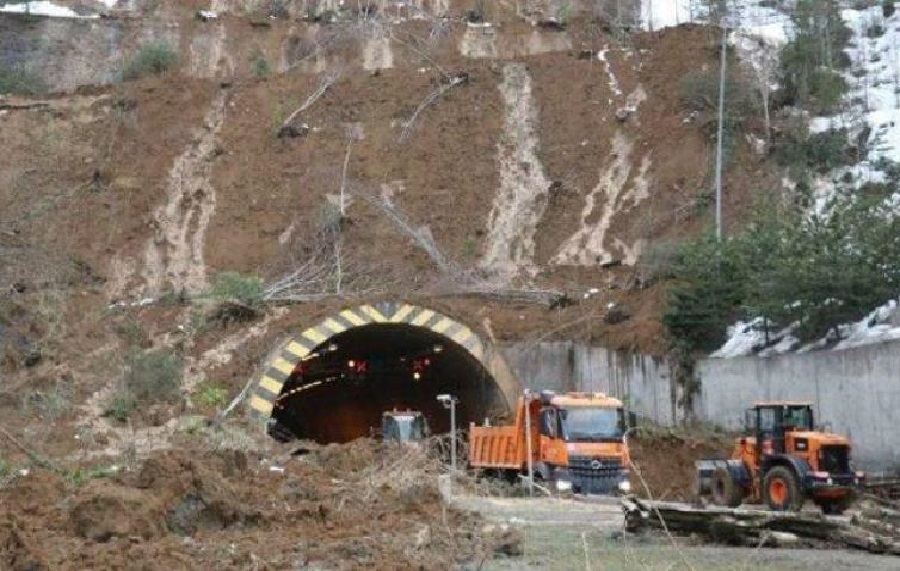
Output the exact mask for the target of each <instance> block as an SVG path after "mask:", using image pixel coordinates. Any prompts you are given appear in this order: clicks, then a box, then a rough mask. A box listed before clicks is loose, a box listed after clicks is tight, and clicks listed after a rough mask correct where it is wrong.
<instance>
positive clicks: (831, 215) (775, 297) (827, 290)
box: [663, 196, 900, 352]
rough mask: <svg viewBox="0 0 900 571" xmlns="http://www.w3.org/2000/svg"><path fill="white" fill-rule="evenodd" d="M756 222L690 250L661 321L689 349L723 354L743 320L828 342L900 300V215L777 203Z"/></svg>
mask: <svg viewBox="0 0 900 571" xmlns="http://www.w3.org/2000/svg"><path fill="white" fill-rule="evenodd" d="M755 220H756V222H755V223H754V224H751V225H750V226H749V227H748V228H747V229H746V230H745V231H743V232H741V233H739V234H737V235H735V236H733V237H730V238H728V239H725V240H723V241H722V242H721V243H717V242H716V241H715V239H713V238H712V237H711V236H704V237H701V238H699V239H697V240H694V241H691V242H687V243H685V244H684V245H683V246H682V249H681V251H680V252H679V258H678V261H677V263H676V265H675V268H674V274H675V278H674V280H673V281H672V282H671V284H670V291H669V300H668V305H667V309H666V311H665V313H664V316H663V324H664V325H665V327H666V329H667V330H668V332H669V334H670V336H671V338H672V339H673V343H675V344H677V345H679V346H680V347H683V348H686V350H687V351H688V352H706V351H710V350H713V349H715V348H717V347H719V346H720V345H721V343H722V342H723V341H724V340H725V332H726V328H727V326H728V325H730V324H731V323H733V322H734V321H735V320H736V319H738V318H740V319H745V320H751V319H754V318H760V317H761V318H764V320H765V321H766V323H767V324H768V328H769V329H770V330H771V329H781V328H783V327H786V326H788V325H793V326H794V333H795V335H796V336H797V337H798V338H799V339H800V340H801V341H811V340H815V339H820V338H822V336H824V335H825V334H827V333H829V332H835V331H837V327H838V326H839V325H841V324H844V323H850V322H853V321H856V320H858V319H860V318H861V317H863V316H864V315H866V314H867V313H868V312H869V311H871V310H872V309H873V308H874V307H876V306H878V305H880V304H882V303H884V302H885V301H886V300H888V299H891V298H895V297H896V296H897V295H900V266H898V265H897V263H896V260H897V259H900V240H898V239H897V236H900V218H898V217H896V216H894V215H893V213H892V211H891V209H890V208H889V206H887V205H886V204H885V203H884V201H883V200H882V199H881V198H880V197H875V198H872V199H867V198H866V197H864V196H855V197H850V198H838V199H836V200H834V201H833V203H832V204H830V205H829V206H828V208H826V209H825V213H822V214H809V213H808V211H807V210H805V209H796V208H780V209H779V208H775V207H771V206H770V207H768V208H763V209H761V210H760V211H759V212H758V213H757V215H756V218H755Z"/></svg>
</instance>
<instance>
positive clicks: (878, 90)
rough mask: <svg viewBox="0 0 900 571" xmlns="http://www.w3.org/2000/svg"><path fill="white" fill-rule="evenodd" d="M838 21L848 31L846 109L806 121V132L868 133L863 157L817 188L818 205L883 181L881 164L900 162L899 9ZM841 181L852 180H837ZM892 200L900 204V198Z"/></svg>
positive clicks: (876, 9) (850, 13)
mask: <svg viewBox="0 0 900 571" xmlns="http://www.w3.org/2000/svg"><path fill="white" fill-rule="evenodd" d="M841 17H842V19H843V20H844V22H845V24H846V25H847V27H848V28H849V29H850V31H851V32H852V37H851V39H850V42H849V45H848V47H847V49H846V50H845V51H846V53H847V55H848V56H849V58H850V61H851V66H850V68H849V69H847V70H846V71H845V72H844V73H843V77H844V79H845V80H846V81H847V84H848V85H849V86H850V90H849V92H848V93H847V94H846V96H845V100H846V101H847V102H848V103H849V107H850V108H849V109H848V110H847V111H846V112H844V113H842V114H840V115H837V116H833V117H814V118H812V119H811V120H810V131H811V132H812V133H822V132H825V131H828V130H831V129H847V131H848V136H849V137H851V138H855V137H857V136H858V135H860V134H861V133H863V132H865V131H868V140H867V144H866V148H867V150H868V155H867V156H866V157H865V158H864V160H862V161H860V162H859V163H858V164H857V165H854V166H853V167H851V168H845V169H838V170H836V171H835V172H833V173H831V177H830V178H831V180H830V181H824V182H823V183H822V185H821V186H822V188H821V189H820V190H821V191H822V192H821V193H820V195H819V196H818V201H817V202H818V205H819V207H821V206H822V204H824V203H826V202H827V201H828V200H829V199H830V198H831V197H832V196H834V194H835V193H836V192H839V190H840V189H841V188H847V187H849V188H850V189H853V188H858V187H859V186H861V185H863V184H865V183H868V182H884V181H885V173H884V172H883V171H882V170H880V163H881V162H882V161H883V160H887V161H891V162H900V72H898V70H900V11H898V12H896V13H895V14H894V15H892V16H891V17H890V18H885V17H884V16H883V14H882V8H881V6H880V5H877V6H872V7H871V8H867V9H862V10H853V9H847V10H843V11H841ZM847 173H849V177H847V176H845V175H847ZM846 178H850V179H852V182H850V183H846V182H842V181H844V180H846ZM892 200H893V201H894V202H898V201H900V195H895V196H894V197H893V198H892Z"/></svg>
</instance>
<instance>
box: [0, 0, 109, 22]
mask: <svg viewBox="0 0 900 571" xmlns="http://www.w3.org/2000/svg"><path fill="white" fill-rule="evenodd" d="M101 1H102V2H103V3H104V4H106V5H107V7H111V6H113V5H115V3H116V2H117V1H118V0H101ZM0 12H6V13H8V14H30V15H32V16H45V17H48V18H79V19H88V20H90V19H94V18H99V17H100V16H98V15H97V14H90V15H87V16H82V15H80V14H78V13H77V12H75V10H72V9H71V8H68V7H66V6H59V5H57V4H54V3H53V2H46V1H39V2H22V3H20V4H6V5H5V6H0Z"/></svg>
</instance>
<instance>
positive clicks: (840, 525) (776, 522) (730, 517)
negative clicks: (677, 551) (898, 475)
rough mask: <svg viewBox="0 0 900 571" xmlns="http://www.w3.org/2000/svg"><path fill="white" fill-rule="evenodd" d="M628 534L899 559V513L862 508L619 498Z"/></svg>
mask: <svg viewBox="0 0 900 571" xmlns="http://www.w3.org/2000/svg"><path fill="white" fill-rule="evenodd" d="M622 509H623V511H624V513H625V526H626V529H627V530H628V531H631V532H637V531H640V530H641V529H645V528H650V529H659V530H663V531H665V532H668V533H671V534H673V535H693V536H700V537H702V538H703V539H705V540H706V541H710V542H713V543H724V544H729V545H750V546H754V547H755V546H769V547H775V546H788V545H791V546H802V545H806V546H823V545H832V546H836V547H847V548H852V549H861V550H864V551H868V552H870V553H885V554H891V555H900V511H897V510H894V509H890V508H887V507H884V506H873V505H865V506H863V507H862V509H860V510H859V511H858V513H855V514H854V515H853V516H852V517H826V516H824V515H822V514H821V512H819V511H817V510H816V511H809V512H807V511H800V512H774V511H769V510H763V509H752V508H751V509H745V508H737V509H732V508H725V507H699V506H690V505H687V504H678V503H671V502H655V501H647V500H641V499H638V498H635V497H631V496H629V497H625V498H623V499H622Z"/></svg>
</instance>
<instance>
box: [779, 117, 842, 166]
mask: <svg viewBox="0 0 900 571" xmlns="http://www.w3.org/2000/svg"><path fill="white" fill-rule="evenodd" d="M847 137H848V135H847V131H846V130H845V129H830V130H828V131H823V132H821V133H813V134H811V135H810V134H807V132H806V128H805V126H802V127H799V128H798V130H796V131H788V132H787V133H786V134H785V136H784V137H783V138H781V139H779V140H778V141H776V142H775V143H774V144H773V149H772V151H773V153H774V155H775V160H776V161H777V162H778V164H779V165H781V166H784V167H789V168H793V169H795V170H798V171H804V170H809V169H811V170H815V171H819V172H828V171H830V170H831V169H834V168H836V167H840V166H846V165H849V164H851V163H852V162H853V161H852V157H851V156H850V154H849V143H848V139H847Z"/></svg>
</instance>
